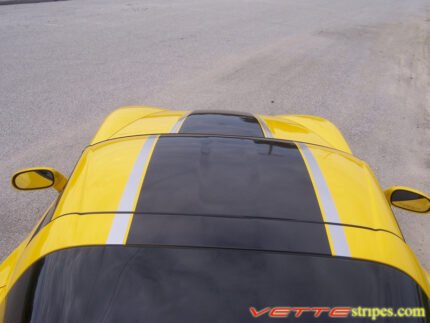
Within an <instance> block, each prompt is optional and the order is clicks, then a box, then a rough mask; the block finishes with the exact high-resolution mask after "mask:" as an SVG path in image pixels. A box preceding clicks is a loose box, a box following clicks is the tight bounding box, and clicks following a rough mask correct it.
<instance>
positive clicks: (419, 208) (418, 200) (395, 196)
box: [384, 186, 430, 213]
mask: <svg viewBox="0 0 430 323" xmlns="http://www.w3.org/2000/svg"><path fill="white" fill-rule="evenodd" d="M384 193H385V196H386V198H387V200H388V202H390V203H391V205H393V206H395V207H398V208H401V209H404V210H407V211H412V212H417V213H427V212H430V196H428V195H427V194H425V193H422V192H420V191H417V190H415V189H412V188H409V187H404V186H392V187H390V188H388V189H386V190H385V191H384Z"/></svg>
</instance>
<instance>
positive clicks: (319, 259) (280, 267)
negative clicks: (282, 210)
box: [5, 246, 428, 323]
mask: <svg viewBox="0 0 430 323" xmlns="http://www.w3.org/2000/svg"><path fill="white" fill-rule="evenodd" d="M251 306H253V307H255V308H258V309H260V308H264V307H266V306H364V307H394V308H398V307H425V308H426V311H427V317H428V299H427V297H426V296H425V294H424V292H423V291H422V290H421V289H420V287H419V286H418V285H417V284H416V283H415V282H414V280H412V279H411V278H410V277H409V276H407V275H405V274H404V273H402V272H400V271H398V270H396V269H394V268H392V267H388V266H385V265H381V264H377V263H371V262H365V261H359V260H353V259H347V258H337V257H329V256H311V255H304V254H291V253H283V252H263V251H250V250H246V251H245V250H228V249H215V248H214V249H212V248H179V247H129V246H127V247H124V246H103V247H100V246H98V247H85V248H72V249H67V250H62V251H59V252H56V253H53V254H50V255H48V256H46V257H45V258H44V259H42V260H40V261H38V262H37V263H36V264H34V265H33V266H32V267H31V268H30V269H29V270H28V271H27V272H26V273H25V274H24V275H23V276H22V277H21V278H20V279H19V280H18V281H17V283H16V284H15V286H14V287H13V288H12V290H11V291H10V293H9V295H8V296H7V298H6V313H5V322H7V323H12V322H13V323H18V322H37V323H39V322H40V323H42V322H43V323H46V322H248V321H255V319H253V318H252V316H251V314H250V311H249V307H251ZM265 320H272V319H269V318H268V317H261V318H259V319H258V321H265ZM327 320H328V317H327V316H322V317H321V318H320V319H319V320H318V321H320V322H324V321H327ZM297 321H299V320H297ZM302 321H303V322H307V321H308V320H306V318H304V319H302ZM338 321H339V320H338ZM355 321H357V322H360V320H359V319H355V320H354V322H355ZM365 321H366V322H367V321H368V319H366V320H365ZM414 321H417V322H419V321H422V322H426V319H425V318H423V319H417V320H414Z"/></svg>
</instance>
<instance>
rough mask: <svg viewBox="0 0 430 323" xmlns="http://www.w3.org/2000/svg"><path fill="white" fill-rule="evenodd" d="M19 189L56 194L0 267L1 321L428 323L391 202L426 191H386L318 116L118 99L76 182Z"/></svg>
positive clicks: (30, 179)
mask: <svg viewBox="0 0 430 323" xmlns="http://www.w3.org/2000/svg"><path fill="white" fill-rule="evenodd" d="M12 185H13V186H14V187H15V188H16V189H19V190H35V189H43V188H48V187H52V188H54V189H55V190H57V191H58V192H59V195H58V198H57V199H56V200H55V201H54V202H53V203H52V205H51V206H50V207H49V208H48V210H47V211H46V213H45V214H44V215H43V216H42V218H41V219H40V221H39V223H38V224H37V225H36V227H35V228H34V229H33V231H32V232H31V233H30V234H29V235H28V237H27V238H26V239H25V240H24V241H23V242H22V243H21V244H20V245H19V246H18V247H17V248H16V249H15V250H14V251H13V252H12V253H11V254H10V255H9V256H8V257H7V258H6V260H5V261H4V262H3V263H2V264H1V265H0V322H6V323H20V322H32V323H39V322H40V323H49V322H54V323H58V322H79V323H80V322H241V321H254V320H255V319H258V320H261V321H265V320H271V319H272V318H284V319H287V320H288V319H290V318H291V319H294V320H296V321H299V320H300V319H301V320H302V321H303V322H309V321H311V320H312V318H314V317H315V318H318V319H319V321H329V320H331V319H333V318H339V317H346V318H355V319H354V322H355V321H357V322H360V321H364V322H368V321H369V317H371V316H373V317H372V318H374V317H376V318H378V319H380V320H382V321H391V320H395V319H398V318H399V317H403V322H406V321H410V320H412V319H413V321H414V322H430V313H429V296H430V281H429V275H428V273H427V272H426V271H425V269H424V268H423V267H422V266H421V265H420V263H419V262H418V260H417V258H416V256H415V255H414V253H413V252H412V251H411V249H410V248H409V247H408V245H407V244H406V242H405V240H404V238H403V235H402V233H401V231H400V228H399V226H398V224H397V222H396V219H395V217H394V215H393V213H392V210H391V207H390V204H391V205H393V206H396V207H399V208H402V209H406V210H410V211H413V212H421V213H426V212H429V211H430V198H429V196H428V195H426V194H424V193H422V192H419V191H417V190H414V189H410V188H407V187H400V186H397V187H392V188H389V189H387V190H386V191H385V192H384V191H382V190H381V188H380V186H379V184H378V182H377V180H376V179H375V177H374V175H373V173H372V171H371V170H370V168H369V166H368V165H367V164H366V163H365V162H364V161H362V160H360V159H358V158H356V157H354V156H353V155H352V154H351V151H350V148H349V147H348V144H347V143H346V141H345V139H344V138H343V136H342V134H341V133H340V132H339V130H338V129H337V128H336V127H335V126H334V125H333V124H332V123H330V122H329V121H327V120H325V119H323V118H320V117H314V116H304V115H280V116H263V115H261V116H260V115H252V114H248V113H236V112H226V111H192V112H190V111H171V110H166V109H160V108H152V107H140V106H133V107H124V108H121V109H118V110H116V111H114V112H113V113H112V114H111V115H110V116H108V118H107V119H106V120H105V122H104V123H103V125H102V126H101V128H100V129H99V130H98V132H97V134H96V135H95V137H94V139H93V140H92V142H91V143H90V144H89V145H88V146H87V147H86V148H85V150H84V151H83V153H82V156H81V158H80V160H79V161H78V163H77V165H76V167H75V169H74V171H73V173H72V174H71V176H70V178H69V179H67V178H66V177H65V176H64V175H62V174H61V173H60V172H59V171H57V170H55V169H52V168H47V167H38V168H29V169H24V170H21V171H19V172H17V173H16V174H15V175H13V177H12ZM384 309H386V311H385V310H384ZM417 310H419V311H417ZM408 311H409V312H408ZM414 311H415V312H414ZM369 315H370V316H369ZM404 317H408V318H407V319H406V320H405V318H404ZM411 317H412V318H411ZM347 321H349V319H347Z"/></svg>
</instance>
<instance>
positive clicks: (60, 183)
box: [11, 167, 67, 192]
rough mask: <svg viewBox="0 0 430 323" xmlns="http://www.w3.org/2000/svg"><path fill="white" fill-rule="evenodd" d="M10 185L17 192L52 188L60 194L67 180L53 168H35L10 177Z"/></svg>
mask: <svg viewBox="0 0 430 323" xmlns="http://www.w3.org/2000/svg"><path fill="white" fill-rule="evenodd" d="M11 183H12V186H13V187H15V188H16V189H17V190H23V191H30V190H40V189H44V188H48V187H53V188H55V189H56V190H57V191H58V192H62V191H63V189H64V186H66V183H67V178H66V176H64V175H63V174H61V173H60V172H59V171H57V170H55V169H53V168H47V167H37V168H26V169H23V170H20V171H18V172H16V173H15V174H14V175H13V176H12V179H11Z"/></svg>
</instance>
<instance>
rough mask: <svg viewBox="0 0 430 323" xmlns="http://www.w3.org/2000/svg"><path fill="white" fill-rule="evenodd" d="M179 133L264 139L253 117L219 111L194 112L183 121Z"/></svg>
mask: <svg viewBox="0 0 430 323" xmlns="http://www.w3.org/2000/svg"><path fill="white" fill-rule="evenodd" d="M179 132H180V133H189V134H212V135H232V136H248V137H264V133H263V130H262V129H261V126H260V124H259V123H258V120H257V119H256V118H255V117H254V116H253V115H251V114H238V113H233V112H221V111H204V112H203V111H194V112H193V113H191V114H190V115H189V116H188V117H187V118H186V119H185V121H184V123H183V124H182V126H181V129H180V131H179Z"/></svg>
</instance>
